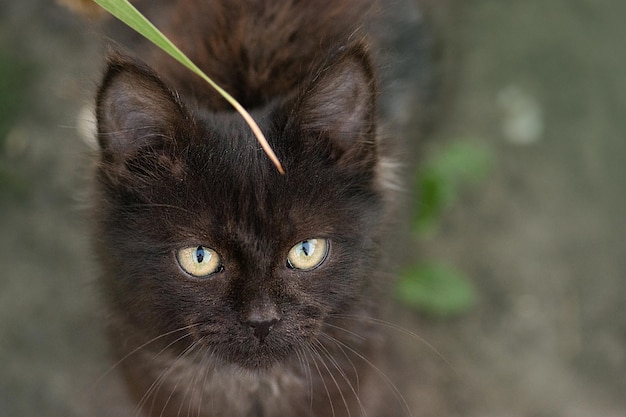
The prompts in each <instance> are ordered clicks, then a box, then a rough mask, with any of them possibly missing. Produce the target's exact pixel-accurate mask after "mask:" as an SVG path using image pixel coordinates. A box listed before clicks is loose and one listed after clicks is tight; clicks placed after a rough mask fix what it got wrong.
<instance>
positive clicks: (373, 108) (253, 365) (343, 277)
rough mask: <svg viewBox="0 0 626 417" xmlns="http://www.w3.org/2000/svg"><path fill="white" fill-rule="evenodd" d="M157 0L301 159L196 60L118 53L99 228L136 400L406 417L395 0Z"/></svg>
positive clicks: (104, 121) (167, 26)
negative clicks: (382, 46) (390, 85)
mask: <svg viewBox="0 0 626 417" xmlns="http://www.w3.org/2000/svg"><path fill="white" fill-rule="evenodd" d="M144 3H146V5H145V7H146V9H145V11H146V12H150V11H152V12H154V11H157V10H158V11H159V14H155V15H154V16H153V18H154V19H155V20H157V21H158V22H159V25H160V26H161V27H163V28H164V30H165V32H166V33H167V34H168V36H169V37H170V38H171V39H173V41H174V43H176V44H177V45H178V46H179V47H180V48H181V49H182V50H183V51H184V52H186V53H187V54H188V56H189V57H190V58H191V59H192V61H194V62H195V63H196V64H198V66H199V67H200V68H202V69H203V70H204V71H205V72H206V73H207V74H208V75H209V76H210V77H211V78H212V79H214V80H215V81H216V82H217V83H218V84H220V85H221V86H222V87H223V88H224V89H225V90H226V91H228V92H230V93H231V94H233V96H234V97H235V98H236V99H237V100H239V101H240V102H241V104H242V105H243V106H244V107H246V108H247V109H248V110H249V111H250V112H251V114H252V116H253V117H254V118H255V120H256V121H257V122H258V124H259V126H260V128H261V130H262V131H263V132H264V134H265V136H266V137H267V139H268V141H269V143H270V145H271V146H272V148H273V150H274V151H275V153H276V155H277V156H278V158H279V160H280V161H281V163H282V166H283V168H284V170H285V174H284V175H283V174H281V173H280V172H278V170H277V169H276V167H275V166H274V165H273V164H272V163H271V161H270V160H269V159H268V157H267V156H266V155H265V154H264V153H263V151H262V150H261V148H260V146H259V145H258V143H257V142H256V139H255V138H254V136H253V134H252V133H251V131H250V129H249V127H248V126H247V125H246V124H245V122H244V121H243V119H241V117H240V116H239V115H238V114H237V113H235V112H234V111H233V110H232V109H231V107H230V105H229V104H228V103H227V102H225V101H224V100H223V99H222V98H221V97H220V96H218V95H217V94H216V93H215V91H214V90H212V89H211V88H210V87H209V86H208V85H207V84H206V83H205V82H204V81H202V80H201V79H200V78H198V77H196V76H195V75H193V74H192V73H191V72H189V71H188V70H186V69H185V68H183V67H182V66H180V64H178V63H176V62H175V61H173V60H172V59H171V58H168V57H167V56H165V55H164V54H163V53H162V52H159V51H157V50H156V49H147V48H145V47H141V48H137V49H138V50H139V53H138V54H130V53H127V52H119V51H115V52H111V53H109V56H108V61H107V68H106V70H105V74H104V77H103V79H102V82H101V84H100V87H99V90H98V92H97V99H96V119H97V139H98V144H99V154H98V158H97V159H98V161H97V167H96V169H95V192H94V204H93V206H94V211H93V217H94V221H95V224H96V227H95V231H94V242H95V250H96V254H97V257H98V260H99V263H100V266H101V269H102V276H101V278H100V284H101V288H102V290H103V296H104V299H105V301H106V304H107V307H108V318H109V327H108V328H109V330H108V332H109V338H110V342H111V347H112V351H113V352H114V355H115V357H116V359H117V360H118V361H119V362H118V365H117V368H116V369H119V370H120V371H121V373H122V374H123V376H124V380H125V382H126V385H127V387H128V392H129V393H130V395H131V397H132V398H133V399H134V402H135V407H136V408H135V410H134V411H131V412H130V413H129V415H136V413H139V412H140V413H142V415H144V416H164V417H175V416H203V417H213V416H230V417H285V416H298V417H305V416H318V417H321V416H324V417H330V416H333V417H340V416H352V417H356V416H368V417H383V416H401V415H405V414H408V410H406V405H405V404H403V401H402V400H401V397H400V394H399V393H398V392H397V391H398V388H397V386H398V384H400V382H399V381H393V382H392V381H391V380H390V379H391V375H392V371H391V370H390V368H389V367H388V362H389V361H390V359H391V358H390V357H391V356H392V353H391V351H390V348H389V346H388V340H387V337H386V336H385V335H384V334H383V333H381V331H380V326H379V325H378V323H379V321H380V320H384V319H385V314H386V310H387V307H388V306H389V304H390V303H391V301H392V300H391V295H390V293H391V289H392V287H391V285H392V282H393V280H392V277H393V261H392V260H391V258H393V257H392V256H390V254H389V251H390V247H392V243H391V242H393V240H394V238H395V237H397V236H396V235H394V233H395V231H396V229H394V227H393V225H394V224H395V220H397V219H396V218H397V217H398V216H399V215H398V208H397V204H396V201H397V200H398V198H399V196H398V192H397V190H398V187H397V186H395V185H394V184H395V182H394V175H395V174H394V173H393V172H391V171H392V169H391V167H393V165H394V164H393V163H391V162H390V161H391V159H392V158H391V155H390V154H391V153H392V151H391V149H393V147H394V145H393V143H392V142H393V138H389V137H385V136H384V135H383V134H382V133H381V126H380V123H381V122H380V121H381V114H380V113H381V104H380V97H381V95H382V96H384V93H382V92H381V87H380V86H381V84H382V83H381V76H380V73H381V70H380V65H379V61H377V60H376V59H375V55H376V54H375V53H374V50H375V46H374V45H375V42H374V40H373V39H372V31H370V30H368V28H369V27H370V26H368V25H370V23H369V22H370V20H369V19H370V17H369V16H370V15H372V14H375V13H376V12H377V10H378V9H377V7H375V6H374V5H373V4H372V3H371V2H368V1H361V0H316V1H310V0H264V1H261V0H247V1H237V2H229V1H226V0H211V1H200V0H178V1H175V2H154V1H151V2H144ZM141 5H142V3H141V2H139V6H140V8H141ZM136 55H140V56H141V59H140V58H137V56H136Z"/></svg>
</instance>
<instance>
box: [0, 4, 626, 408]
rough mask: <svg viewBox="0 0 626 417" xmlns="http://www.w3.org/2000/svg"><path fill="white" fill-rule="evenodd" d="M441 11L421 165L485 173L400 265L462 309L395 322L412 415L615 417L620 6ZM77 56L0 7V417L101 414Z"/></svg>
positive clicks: (622, 183)
mask: <svg viewBox="0 0 626 417" xmlns="http://www.w3.org/2000/svg"><path fill="white" fill-rule="evenodd" d="M433 1H434V0H433ZM448 3H449V4H448V6H447V7H446V8H445V14H446V16H447V17H446V19H445V22H446V27H445V28H444V29H445V33H446V35H445V37H446V38H447V39H448V41H449V43H448V47H449V48H450V49H448V51H451V52H452V54H453V57H452V58H453V59H452V62H453V64H454V65H452V66H451V68H448V70H449V72H448V74H447V75H448V76H449V77H450V79H451V81H452V82H451V87H452V88H451V94H450V97H449V99H448V100H447V102H446V106H445V107H444V114H443V115H442V118H441V122H440V123H439V126H438V128H437V129H436V131H435V132H434V134H433V136H434V137H433V138H432V139H431V143H432V144H433V145H432V147H433V148H434V149H435V150H436V147H437V146H438V144H439V143H446V142H447V141H451V140H458V139H464V140H468V141H475V142H477V143H480V144H483V145H485V146H487V147H488V148H489V149H491V151H492V152H493V154H494V155H495V165H494V168H493V170H492V173H491V175H490V176H489V178H488V179H487V180H486V181H485V183H483V184H482V185H480V186H478V187H475V188H474V189H473V190H471V191H470V192H468V193H466V194H465V195H464V196H463V199H462V202H461V203H460V204H458V205H457V206H455V207H454V208H453V209H452V210H451V211H450V212H448V213H447V214H446V217H445V219H444V221H443V225H442V230H441V231H440V233H439V234H437V235H436V236H435V237H434V238H432V239H429V240H428V241H423V242H420V243H419V245H418V247H417V248H416V251H419V253H420V256H421V257H424V258H427V259H441V260H444V261H445V262H447V263H449V264H451V265H453V266H455V267H456V268H458V269H460V270H463V271H466V272H467V273H468V274H469V276H470V277H471V279H472V281H473V282H474V284H475V286H476V287H477V290H478V294H479V301H478V304H477V305H476V307H475V308H474V309H472V310H471V311H470V312H468V313H466V314H464V315H462V316H460V317H456V318H453V319H445V320H444V319H429V318H427V317H422V316H419V315H414V314H411V315H407V317H406V318H405V320H406V323H404V324H405V325H407V323H408V326H410V328H411V329H412V330H413V331H415V332H416V333H417V334H418V335H419V337H420V338H422V339H423V340H424V342H419V341H417V339H416V338H415V337H412V336H406V335H402V334H399V335H398V336H397V337H400V338H406V339H407V344H406V349H409V350H411V351H412V355H411V357H412V358H415V364H414V368H412V371H411V372H412V373H413V374H414V375H413V376H414V377H413V378H412V379H413V381H414V382H413V386H412V387H411V391H412V392H414V395H413V396H412V397H411V398H409V402H410V403H411V406H412V408H413V410H414V415H415V417H428V416H433V417H435V416H437V417H446V416H450V417H452V416H467V417H473V416H476V417H489V416H498V417H507V416H511V417H543V416H546V417H579V416H580V417H590V416H593V417H624V416H626V237H625V236H626V220H625V218H626V216H625V215H626V163H624V160H625V159H626V137H625V133H624V132H626V118H624V117H623V115H622V113H623V110H624V109H625V108H626V76H625V71H624V68H626V49H624V45H625V44H626V31H625V30H624V19H623V18H624V16H626V2H624V1H623V0H594V1H591V0H525V1H517V2H514V1H503V0H472V1H462V0H456V1H452V0H449V1H448ZM97 45H99V40H98V36H97V34H96V33H94V32H93V31H90V30H89V29H88V28H87V27H86V26H85V25H84V24H82V23H80V22H78V21H77V20H76V19H75V18H73V17H72V16H71V15H69V14H68V13H66V12H64V11H63V10H60V9H58V8H57V7H55V6H54V4H53V2H49V1H43V0H30V1H21V2H2V3H1V4H0V46H1V47H2V48H4V49H7V50H9V51H10V56H12V57H13V58H14V59H17V60H19V61H20V62H22V63H23V64H24V65H25V66H26V67H28V68H30V70H29V71H26V72H25V75H24V76H25V77H26V79H27V82H24V83H23V85H22V90H21V92H20V94H23V95H24V96H25V97H27V99H26V105H25V106H26V107H25V109H24V111H22V112H21V113H20V114H19V116H17V117H14V118H13V120H12V121H11V125H10V129H9V133H8V134H7V136H6V138H5V139H4V140H3V141H0V145H1V146H2V147H3V149H2V150H1V151H0V165H1V166H2V167H3V169H4V170H5V171H7V172H9V173H10V177H11V178H12V180H11V185H10V186H3V191H2V194H0V416H1V417H4V416H7V417H15V416H25V417H26V416H32V417H34V416H38V417H46V416H90V415H95V413H94V410H98V409H100V410H101V409H103V408H104V406H105V405H106V406H109V405H111V403H112V400H109V399H108V397H105V398H102V396H100V397H98V398H100V400H98V401H100V403H98V402H94V400H92V399H91V398H92V396H91V395H90V392H93V390H103V391H104V390H105V389H108V388H109V385H110V384H112V383H111V382H109V380H110V379H112V378H106V377H105V378H104V380H103V381H100V382H98V384H96V385H95V386H94V382H95V381H96V380H98V378H99V377H100V376H101V375H102V374H103V373H104V371H105V370H106V369H107V368H108V365H109V364H108V362H107V358H106V347H105V342H104V338H103V335H102V328H101V317H102V316H101V310H100V307H99V301H98V296H97V292H96V289H95V287H94V284H93V282H94V277H95V273H96V269H95V266H94V264H93V260H92V255H91V254H90V251H89V244H88V238H87V236H88V232H87V225H88V219H85V216H84V212H83V211H82V209H81V204H82V203H81V201H83V200H84V198H83V196H81V192H80V190H85V189H86V185H87V179H86V178H87V172H88V162H87V161H88V159H89V158H88V157H89V154H90V153H91V150H90V148H89V147H88V146H87V145H86V144H85V143H84V142H83V141H81V140H80V139H79V134H78V131H77V128H76V126H77V122H76V121H77V114H79V110H80V108H81V107H82V106H83V104H85V103H87V102H89V100H90V99H91V97H92V92H93V89H94V88H95V83H96V80H97V74H98V73H99V68H100V65H101V60H100V57H99V54H100V51H99V47H98V46H97ZM5 56H7V55H4V54H3V55H2V57H5ZM80 118H81V116H78V119H80ZM6 190H9V191H6ZM442 358H445V360H444V359H442ZM94 387H95V388H94ZM111 395H112V397H110V398H113V395H114V394H111ZM105 414H106V413H104V414H102V415H105ZM98 415H101V413H100V412H99V413H98ZM107 415H111V416H114V415H115V411H114V407H113V409H112V411H111V412H110V413H109V414H107Z"/></svg>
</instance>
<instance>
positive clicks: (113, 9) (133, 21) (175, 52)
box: [94, 0, 284, 174]
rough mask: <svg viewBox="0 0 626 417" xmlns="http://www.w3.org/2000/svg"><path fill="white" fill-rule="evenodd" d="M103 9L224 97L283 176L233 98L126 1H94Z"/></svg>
mask: <svg viewBox="0 0 626 417" xmlns="http://www.w3.org/2000/svg"><path fill="white" fill-rule="evenodd" d="M94 1H95V2H96V3H97V4H99V5H100V6H101V7H102V8H103V9H105V10H106V11H108V12H109V13H111V14H112V15H113V16H115V17H117V18H118V19H119V20H121V21H122V22H124V23H126V24H127V25H128V26H130V27H131V28H132V29H134V30H135V31H137V32H138V33H139V34H141V35H142V36H144V37H145V38H146V39H148V40H149V41H151V42H152V43H154V44H155V45H156V46H158V47H159V48H161V49H162V50H163V51H165V52H167V53H168V54H169V55H170V56H171V57H172V58H174V59H176V60H177V61H178V62H180V63H181V64H183V65H184V66H185V67H187V68H188V69H189V70H191V71H192V72H194V73H195V74H197V75H198V76H200V77H201V78H202V79H204V80H205V81H206V82H207V83H209V85H211V87H213V88H214V89H215V90H216V91H217V92H218V93H219V94H220V95H221V96H222V97H224V98H225V99H226V100H227V101H228V102H229V103H230V104H231V105H232V106H233V107H234V108H235V110H237V112H239V114H241V116H242V117H243V118H244V120H245V121H246V123H248V125H249V126H250V129H252V131H253V132H254V135H255V136H256V138H257V140H258V141H259V144H260V145H261V147H262V148H263V150H264V151H265V153H266V154H267V156H268V157H269V158H270V159H271V160H272V162H273V163H274V165H276V168H277V169H278V171H279V172H280V173H281V174H284V171H283V168H282V166H281V164H280V161H279V160H278V158H277V157H276V154H275V153H274V151H273V150H272V148H271V147H270V145H269V143H268V142H267V140H266V139H265V136H264V135H263V132H261V129H259V126H258V125H257V124H256V122H255V121H254V119H253V118H252V116H250V114H249V113H248V112H247V111H246V110H245V109H244V108H243V106H242V105H241V104H239V102H238V101H237V100H235V98H234V97H232V96H231V95H230V94H228V93H227V92H226V91H224V90H223V89H222V88H221V87H220V86H219V85H217V84H216V83H215V82H214V81H213V80H212V79H211V78H209V77H208V76H207V75H206V74H205V73H204V72H203V71H202V70H200V68H198V66H197V65H196V64H194V63H193V62H192V61H191V60H190V59H189V58H188V57H187V56H186V55H185V54H184V53H183V52H182V51H181V50H180V49H178V47H177V46H176V45H174V44H173V43H172V42H171V41H170V40H169V39H168V38H167V37H166V36H165V35H164V34H163V33H162V32H161V31H160V30H159V29H157V28H156V26H154V25H153V24H152V23H151V22H150V21H149V20H148V19H146V17H145V16H144V15H142V14H141V13H140V12H139V11H138V10H137V9H136V8H135V6H133V5H132V4H130V3H129V2H128V0H94Z"/></svg>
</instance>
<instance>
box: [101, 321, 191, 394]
mask: <svg viewBox="0 0 626 417" xmlns="http://www.w3.org/2000/svg"><path fill="white" fill-rule="evenodd" d="M200 324H201V323H194V324H190V325H187V326H184V327H179V328H178V329H174V330H171V331H169V332H166V333H163V334H161V335H159V336H157V337H154V338H152V339H150V340H148V341H147V342H145V343H144V344H142V345H140V346H139V347H137V348H135V349H133V350H132V351H130V352H129V353H127V354H126V355H124V356H123V357H122V358H121V359H119V360H118V361H117V362H115V363H114V364H113V365H112V366H111V367H109V369H107V370H106V371H104V373H103V374H102V375H100V377H99V378H98V379H97V380H96V381H95V382H94V383H93V384H92V386H91V387H90V388H89V392H93V391H94V390H95V389H96V387H97V386H98V384H100V383H101V382H102V380H103V379H104V378H106V377H107V376H108V375H109V374H110V373H111V372H113V371H114V370H115V369H116V368H117V367H118V366H120V365H121V364H122V363H123V362H124V361H125V360H127V359H128V358H130V357H131V356H133V355H134V354H136V353H137V352H139V351H140V350H142V349H144V348H145V347H147V346H149V345H151V344H152V343H155V342H157V341H158V340H160V339H162V338H164V337H167V336H171V335H172V334H174V333H177V332H182V331H185V330H189V329H192V328H194V327H196V326H199V325H200ZM189 336H191V333H185V334H184V335H183V336H181V337H179V338H178V339H176V340H174V341H173V342H172V343H170V344H169V345H167V346H166V347H165V348H163V349H162V350H161V351H159V353H157V354H156V355H155V357H157V356H159V355H160V354H161V353H163V351H164V350H165V349H167V348H169V347H170V346H172V345H173V344H175V343H177V342H179V341H181V340H182V339H184V338H186V337H189Z"/></svg>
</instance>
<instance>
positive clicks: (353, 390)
mask: <svg viewBox="0 0 626 417" xmlns="http://www.w3.org/2000/svg"><path fill="white" fill-rule="evenodd" d="M321 335H322V336H325V337H327V338H328V340H330V341H331V342H333V343H334V344H335V345H336V346H337V347H339V348H340V349H341V351H342V352H343V353H344V355H345V351H344V350H343V348H341V346H340V345H339V344H337V343H336V342H335V340H334V338H333V337H330V336H328V335H326V334H325V333H323V332H322V333H321ZM318 343H319V346H320V347H321V348H322V350H323V353H324V354H325V355H326V357H327V358H328V360H329V361H330V363H331V364H332V365H333V366H334V367H335V368H336V369H337V370H338V371H339V374H340V375H341V376H342V377H343V379H344V381H346V383H347V384H348V387H349V388H350V390H351V391H352V393H353V394H354V397H355V398H356V401H357V403H358V405H359V408H360V410H361V414H362V415H363V416H365V417H367V411H365V407H364V406H363V402H362V401H361V397H360V396H359V393H358V386H357V388H356V389H355V387H354V386H353V385H352V382H351V381H350V379H349V378H348V375H347V374H346V373H345V372H344V370H343V369H342V367H341V366H340V365H339V363H338V362H337V360H336V359H335V358H334V356H333V355H332V353H331V352H330V351H329V350H328V348H327V347H326V346H324V344H323V343H321V342H319V341H318ZM346 358H347V359H348V362H349V363H350V365H351V366H352V368H353V369H354V372H355V375H356V377H357V381H358V372H357V370H356V367H355V366H354V363H353V362H352V361H351V360H350V358H348V357H347V356H346ZM340 391H341V390H340ZM342 397H343V394H342ZM348 414H350V411H349V410H348Z"/></svg>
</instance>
